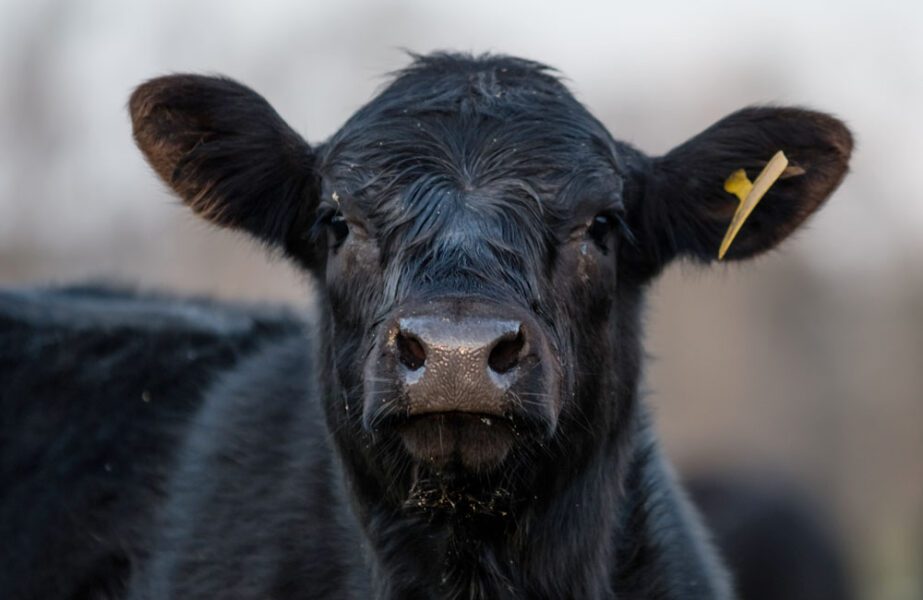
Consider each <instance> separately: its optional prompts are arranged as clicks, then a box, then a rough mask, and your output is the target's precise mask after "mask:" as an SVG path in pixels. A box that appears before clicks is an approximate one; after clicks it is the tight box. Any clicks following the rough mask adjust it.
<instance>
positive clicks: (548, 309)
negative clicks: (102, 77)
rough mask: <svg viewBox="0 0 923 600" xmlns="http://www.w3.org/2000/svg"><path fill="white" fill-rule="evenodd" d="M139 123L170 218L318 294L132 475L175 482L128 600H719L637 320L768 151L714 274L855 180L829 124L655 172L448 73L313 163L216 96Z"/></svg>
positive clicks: (821, 119)
mask: <svg viewBox="0 0 923 600" xmlns="http://www.w3.org/2000/svg"><path fill="white" fill-rule="evenodd" d="M130 110H131V116H132V122H133V125H134V133H135V139H136V141H137V142H138V145H139V147H140V148H141V150H142V152H143V153H144V155H145V156H146V157H147V159H148V161H149V162H150V163H151V165H152V166H153V167H154V169H155V170H156V171H157V173H158V174H159V175H160V176H161V177H162V178H163V179H164V180H165V181H166V182H167V184H168V185H169V186H170V187H171V188H172V189H173V190H174V191H175V192H176V193H177V194H178V195H179V196H180V197H181V198H182V199H183V200H184V201H185V202H186V204H188V205H189V206H190V207H191V208H192V209H193V210H194V211H195V212H197V213H198V214H200V215H201V216H203V217H204V218H206V219H208V220H209V221H211V222H213V223H215V224H218V225H221V226H225V227H229V228H234V229H238V230H242V231H245V232H247V233H249V234H251V235H253V236H255V237H256V238H258V239H260V240H262V241H263V242H265V243H266V244H267V245H268V246H270V247H272V248H276V249H278V250H279V251H281V252H282V253H284V254H285V255H286V256H287V257H289V258H291V259H292V260H294V261H297V262H298V263H300V264H301V265H302V266H303V267H304V268H305V269H306V270H307V271H309V272H310V273H312V274H313V275H314V276H315V277H316V279H317V280H318V282H319V289H320V292H319V294H318V298H317V301H318V304H319V309H318V317H317V318H316V319H313V320H312V321H311V324H310V325H304V326H302V325H297V326H294V325H293V327H294V328H295V330H296V332H295V334H293V335H285V336H282V337H280V338H278V339H275V340H269V341H267V342H266V343H265V344H263V347H262V349H261V350H259V351H257V352H253V353H252V354H251V356H250V357H249V358H245V359H243V360H241V361H239V362H235V363H234V366H233V368H231V367H227V368H226V369H225V370H224V372H223V373H222V374H221V375H220V376H216V377H214V381H212V383H211V385H210V388H209V390H208V392H207V393H206V394H205V395H204V398H202V400H201V405H200V407H199V408H197V409H196V410H193V411H191V416H190V417H189V418H188V420H187V421H186V422H184V423H183V425H182V426H181V427H180V431H179V433H178V434H177V435H175V436H174V437H172V438H170V442H172V441H173V440H174V439H181V440H182V441H181V443H180V447H179V449H178V450H176V451H175V453H172V454H170V453H167V454H165V455H158V456H144V457H138V460H139V461H145V460H146V461H151V462H152V463H155V464H158V465H166V466H164V467H161V468H162V469H163V470H164V472H168V473H169V478H168V481H167V482H166V483H165V484H164V485H163V486H160V487H158V486H157V485H154V484H151V483H150V482H149V481H145V482H141V485H142V486H147V488H149V489H154V490H155V492H153V493H147V496H146V497H149V498H151V499H152V500H151V502H152V503H154V504H156V507H155V508H154V509H152V510H156V515H155V516H153V517H151V519H153V521H152V522H151V523H149V524H146V527H147V528H148V529H145V532H144V534H143V536H142V538H141V539H142V540H144V542H143V543H141V544H139V543H137V542H135V543H133V540H132V539H131V537H130V535H128V534H126V537H125V538H124V539H123V540H122V542H123V544H122V548H123V549H124V551H123V552H121V553H120V554H118V553H117V554H116V555H115V557H116V558H115V559H113V558H110V561H111V562H117V563H118V564H119V568H120V569H121V570H122V571H123V572H124V573H125V578H126V579H125V581H126V582H127V583H125V584H124V585H125V596H126V597H128V598H131V599H133V600H151V599H155V598H158V599H159V598H382V599H384V598H472V599H473V598H492V599H503V598H555V599H557V598H581V599H591V598H613V597H618V598H725V597H728V596H730V594H731V593H730V591H729V585H728V583H727V581H726V578H725V576H724V574H723V571H722V569H721V567H720V566H719V564H718V561H717V560H716V558H715V557H714V555H713V553H712V551H711V549H710V547H709V544H708V543H707V541H706V536H705V535H704V534H703V531H702V528H701V526H700V524H699V521H698V518H697V517H696V515H695V514H694V512H693V511H692V510H691V509H690V508H689V506H688V505H687V503H686V501H685V500H684V498H683V495H682V493H681V492H680V490H679V489H678V487H677V485H676V484H675V482H674V480H673V478H672V476H671V474H670V469H669V467H668V465H667V463H666V461H665V459H664V458H663V456H662V453H661V451H660V449H659V446H658V444H657V441H656V438H655V435H654V434H653V432H652V428H651V426H650V424H649V418H648V416H647V414H646V411H645V409H644V406H643V404H642V403H641V401H640V398H639V397H638V392H637V387H638V380H639V377H640V370H641V356H642V351H641V341H640V339H641V338H640V317H641V311H642V301H643V295H644V292H645V290H646V288H647V286H648V284H649V282H650V281H651V280H652V278H653V277H655V276H656V275H657V273H659V272H660V270H661V269H662V268H663V267H664V265H666V264H667V263H668V262H669V261H671V260H673V259H674V258H681V257H686V258H691V259H696V260H700V261H709V260H711V259H712V258H713V257H714V256H715V253H716V251H717V249H718V245H719V242H720V240H721V238H722V235H723V234H724V231H725V229H726V228H727V227H728V223H729V221H730V219H731V217H732V215H733V214H734V212H735V210H736V209H737V206H738V200H737V198H736V197H735V196H733V195H731V194H729V193H727V192H725V191H724V189H723V185H724V182H725V180H726V179H727V177H728V176H729V175H730V174H731V173H732V172H734V171H735V170H737V169H746V170H747V172H748V173H750V175H751V176H753V175H755V174H756V173H757V172H759V170H760V169H762V168H763V166H764V165H765V164H766V162H767V161H768V160H769V158H770V157H772V156H773V154H774V153H776V152H777V151H778V150H782V151H784V152H785V153H786V155H787V156H788V157H789V158H790V159H791V161H792V164H793V167H794V168H792V169H790V170H788V171H787V172H786V173H785V175H784V176H783V178H782V179H781V180H779V181H778V182H777V183H776V184H775V185H774V186H773V187H772V188H771V189H770V191H769V192H768V194H767V195H766V197H765V198H764V200H763V201H762V203H761V204H760V205H759V206H758V207H757V208H756V210H755V211H754V212H753V214H752V216H751V217H750V219H749V220H748V221H747V223H746V225H745V226H744V228H743V230H742V231H741V233H740V234H739V236H738V238H737V239H736V241H735V242H734V244H733V246H732V247H731V249H730V251H729V253H728V255H727V257H728V258H730V259H743V258H748V257H750V256H753V255H755V254H758V253H760V252H762V251H765V250H767V249H769V248H771V247H773V246H775V245H776V244H777V243H778V242H779V241H781V240H782V239H783V238H785V237H786V236H787V235H788V234H789V233H790V232H791V231H792V230H794V229H795V228H796V227H797V226H798V225H799V224H800V223H801V222H802V221H804V219H806V218H807V217H808V216H809V215H810V214H811V213H812V212H813V211H814V210H815V209H817V208H818V207H819V206H820V204H821V203H822V202H823V201H824V200H825V199H826V198H827V197H828V196H829V195H830V193H832V191H833V190H834V189H835V188H836V187H837V185H838V184H839V182H840V181H841V179H842V178H843V176H844V174H845V172H846V169H847V163H848V159H849V155H850V152H851V148H852V140H851V136H850V133H849V131H848V130H847V129H846V127H845V126H844V125H843V124H842V123H840V122H839V121H837V120H836V119H834V118H832V117H829V116H827V115H824V114H821V113H816V112H810V111H806V110H801V109H796V108H748V109H744V110H741V111H739V112H737V113H734V114H732V115H730V116H729V117H727V118H725V119H723V120H721V121H719V122H718V123H717V124H715V125H713V126H712V127H710V128H709V129H707V130H705V131H704V132H702V133H701V134H699V135H697V136H696V137H694V138H692V139H691V140H689V141H688V142H686V143H684V144H682V145H681V146H679V147H677V148H676V149H675V150H673V151H671V152H669V153H668V154H666V155H665V156H662V157H659V158H649V157H647V156H645V155H644V154H642V153H641V152H639V151H638V150H636V149H634V148H632V147H631V146H629V145H627V144H625V143H622V142H618V141H616V140H614V139H613V138H612V136H611V135H610V134H609V133H608V132H607V131H606V129H605V128H604V127H603V126H602V125H601V124H600V123H599V122H598V121H597V120H596V119H594V118H593V117H592V116H591V115H590V114H589V113H588V112H587V111H586V109H585V108H584V107H583V106H581V105H580V104H579V103H578V102H577V101H576V100H575V99H574V98H573V96H571V94H570V93H569V92H568V91H567V89H566V88H565V87H564V85H563V84H562V83H561V82H560V81H559V80H558V79H557V78H556V77H555V75H554V73H553V72H552V71H551V70H550V69H548V68H547V67H544V66H542V65H540V64H537V63H534V62H530V61H525V60H520V59H515V58H508V57H500V56H485V57H470V56H462V55H454V54H436V55H431V56H426V57H417V58H416V59H415V61H414V62H413V64H412V65H411V66H410V67H409V68H407V69H405V70H404V71H402V72H401V73H399V74H398V76H397V77H396V78H395V79H394V81H393V82H392V83H391V84H390V85H389V86H387V87H386V88H385V89H384V90H383V91H382V92H381V93H380V94H379V95H378V96H377V97H376V98H375V99H374V100H372V101H371V102H370V103H369V104H367V105H366V106H365V107H363V108H362V109H360V110H359V111H358V112H357V113H356V114H355V115H354V116H353V117H352V118H351V119H350V120H349V121H348V122H347V123H346V124H345V125H344V126H343V127H342V128H341V129H340V131H338V132H337V133H336V134H334V135H333V137H332V138H330V139H329V140H328V141H327V142H325V143H323V144H320V145H317V146H315V147H311V146H309V145H308V144H307V143H306V142H305V141H304V140H302V138H301V137H300V136H299V135H298V134H296V133H295V132H294V131H292V130H291V129H290V128H289V127H288V126H287V125H286V124H285V123H284V122H283V121H282V119H281V118H280V117H279V116H278V115H277V114H276V113H275V112H274V111H273V109H272V108H271V107H270V106H269V105H268V104H267V103H266V101H265V100H264V99H263V98H261V97H260V96H258V95H257V94H256V93H254V92H253V91H251V90H249V89H248V88H246V87H244V86H242V85H240V84H238V83H235V82H233V81H230V80H228V79H221V78H210V77H201V76H192V75H176V76H168V77H163V78H159V79H154V80H152V81H150V82H148V83H146V84H144V85H142V86H141V87H139V88H138V89H137V90H136V91H135V93H134V94H133V95H132V98H131V101H130ZM88 358H89V357H88ZM139 369H142V370H143V369H144V366H143V365H141V366H139ZM94 398H95V396H94ZM39 400H43V401H45V400H44V398H39ZM98 401H99V402H102V401H103V400H98ZM175 421H179V420H175ZM171 426H172V427H177V425H176V423H173V424H172V425H171ZM125 427H126V428H129V426H128V425H125ZM155 429H156V428H155ZM163 446H164V444H160V445H159V446H158V447H157V450H161V449H163ZM83 451H87V446H86V444H84V447H83ZM147 488H146V489H147ZM117 497H118V494H115V498H117ZM114 501H115V500H114ZM125 512H126V511H125V510H121V511H112V513H111V515H110V516H111V517H112V518H113V519H125V520H128V521H130V520H131V518H132V515H130V514H125ZM133 525H134V524H133ZM131 530H132V529H131V527H128V526H124V527H121V528H120V529H118V531H131ZM147 540H149V542H148V541H147ZM139 545H140V546H143V547H140V548H139V547H138V546H139ZM113 547H117V546H114V545H113ZM56 560H60V557H55V556H49V557H46V562H45V563H44V566H41V567H38V569H39V570H40V572H51V573H53V572H54V565H55V561H56ZM106 586H108V587H106ZM99 587H100V588H102V589H105V590H107V591H105V592H104V593H106V594H110V595H115V596H117V595H118V593H119V591H118V590H119V586H118V583H113V582H112V581H107V582H106V585H105V586H103V585H102V584H100V586H99ZM86 589H89V588H86ZM94 589H95V588H94ZM83 593H96V592H86V591H84V592H83ZM23 597H27V596H26V593H24V594H23ZM106 597H108V596H106Z"/></svg>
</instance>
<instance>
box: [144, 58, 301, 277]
mask: <svg viewBox="0 0 923 600" xmlns="http://www.w3.org/2000/svg"><path fill="white" fill-rule="evenodd" d="M129 110H130V112H131V121H132V127H133V130H134V137H135V141H136V143H137V144H138V147H139V148H140V149H141V152H142V153H143V154H144V156H145V158H146V159H147V161H148V162H149V163H150V164H151V166H152V167H153V168H154V170H155V171H156V172H157V174H158V175H160V177H161V179H163V180H164V181H165V182H166V184H167V185H169V186H170V187H171V188H172V189H173V191H174V192H176V193H177V194H178V195H179V196H180V198H182V200H183V201H184V202H185V203H186V204H187V205H188V206H189V207H190V208H192V210H193V211H195V212H196V213H197V214H198V215H200V216H202V217H203V218H205V219H206V220H208V221H210V222H212V223H214V224H216V225H220V226H222V227H230V228H233V229H239V230H243V231H246V232H248V233H249V234H251V235H253V236H255V237H256V238H257V239H259V240H261V241H262V242H264V243H266V244H267V245H269V246H271V247H275V248H281V249H283V250H284V251H285V252H286V253H287V254H288V255H289V256H291V257H293V258H296V259H297V260H299V261H301V262H302V263H304V264H306V265H308V266H312V263H313V261H314V260H316V258H317V255H318V253H317V252H316V248H315V243H314V242H313V241H312V240H311V239H310V238H309V237H308V236H307V235H306V233H307V232H308V231H309V229H310V225H311V222H312V221H313V216H314V210H315V208H316V206H317V200H318V190H317V187H318V186H317V178H316V176H315V170H314V153H313V151H312V149H311V147H310V146H309V145H308V143H307V142H305V141H304V140H303V139H302V138H301V136H299V135H298V134H297V133H295V132H294V131H293V130H292V129H291V128H290V127H289V126H288V125H287V124H286V123H285V121H283V120H282V118H281V117H280V116H279V115H278V114H277V113H276V111H275V110H273V108H272V107H271V106H270V105H269V103H268V102H267V101H266V100H265V99H264V98H263V97H262V96H260V95H259V94H257V93H256V92H254V91H252V90H250V89H249V88H247V87H245V86H243V85H241V84H239V83H236V82H234V81H231V80H229V79H224V78H218V77H203V76H197V75H171V76H167V77H159V78H157V79H152V80H151V81H148V82H147V83H145V84H143V85H141V86H139V87H138V88H137V89H136V90H135V91H134V93H133V94H132V95H131V99H130V101H129Z"/></svg>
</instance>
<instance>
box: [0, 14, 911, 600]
mask: <svg viewBox="0 0 923 600" xmlns="http://www.w3.org/2000/svg"><path fill="white" fill-rule="evenodd" d="M0 7H2V15H0V82H2V83H0V284H2V285H21V284H25V283H31V282H48V281H56V282H58V281H60V282H63V281H73V280H85V279H87V278H92V279H107V280H115V281H124V282H132V283H137V284H140V285H142V286H144V287H147V288H167V289H173V290H180V291H183V292H192V293H204V294H210V295H216V296H220V297H224V298H237V299H249V300H259V301H279V302H286V303H290V304H295V305H302V306H306V305H308V304H309V303H310V302H311V293H310V283H309V282H307V281H305V279H304V277H303V276H301V275H299V274H298V273H297V272H295V271H294V270H293V269H292V268H291V267H289V266H288V265H286V264H284V263H282V262H279V261H273V260H270V259H269V258H268V257H266V256H265V255H264V254H263V253H262V252H261V251H260V250H259V249H258V248H257V247H256V245H255V244H252V243H250V242H249V241H247V240H245V239H243V238H241V237H238V236H236V235H234V234H230V233H227V232H220V231H216V230H213V229H211V228H210V227H208V226H206V225H204V224H201V223H200V222H198V221H196V220H195V219H194V218H193V217H192V216H191V214H189V213H187V211H185V210H184V209H183V208H182V207H181V206H180V205H179V204H178V202H177V201H175V200H174V199H173V198H172V197H171V196H169V195H168V194H167V192H166V191H165V189H164V188H163V186H162V185H161V184H160V183H159V182H158V181H157V180H155V178H154V176H153V174H152V172H151V171H150V170H149V169H148V167H147V166H146V165H145V164H144V162H143V161H142V159H141V156H140V154H139V153H138V152H137V151H136V150H135V148H134V146H133V144H132V141H131V133H130V124H129V120H128V116H127V112H126V110H125V103H126V100H127V98H128V94H129V93H130V91H131V90H132V88H133V86H135V85H136V84H138V83H140V82H141V81H142V80H144V79H146V78H149V77H152V76H155V75H160V74H165V73H170V72H177V71H196V72H204V73H222V74H226V75H229V76H232V77H234V78H236V79H239V80H241V81H243V82H246V83H247V84H249V85H250V86H251V87H253V88H255V89H256V90H258V91H260V92H261V93H262V94H263V95H265V96H266V98H267V99H268V100H269V101H270V102H271V103H272V104H273V105H274V106H275V107H276V108H277V109H278V111H279V112H280V114H282V115H283V117H285V118H286V119H287V120H288V121H289V122H290V123H291V124H292V125H293V126H295V127H296V128H297V129H299V130H300V131H301V132H302V133H303V134H304V135H305V136H306V138H307V139H309V140H312V141H319V140H322V139H324V138H326V137H327V136H329V135H330V134H331V133H332V132H333V131H335V129H336V128H337V127H338V126H339V125H340V124H341V123H342V122H343V120H344V119H345V118H346V117H347V116H348V115H350V114H351V113H352V112H353V111H354V110H356V109H357V108H358V107H359V106H360V105H361V104H362V103H364V102H365V101H366V100H368V99H369V98H370V97H371V96H372V94H373V93H374V92H375V90H376V89H378V88H379V87H380V86H382V85H383V83H384V82H385V81H387V78H386V77H385V74H386V73H387V72H389V71H392V70H394V69H397V68H400V67H401V66H403V65H405V64H406V63H407V61H408V59H407V56H406V55H405V54H404V52H403V49H409V50H412V51H415V52H426V51H429V50H434V49H454V50H470V51H475V52H483V51H494V52H501V53H509V54H515V55H521V56H524V57H528V58H533V59H536V60H539V61H542V62H545V63H548V64H550V65H552V66H554V67H557V68H558V69H560V71H561V72H562V73H563V74H564V75H565V76H566V77H567V79H568V82H569V85H570V86H571V88H572V89H573V90H574V92H575V93H576V95H577V96H578V98H579V99H580V100H581V101H583V102H584V103H585V104H586V105H587V106H588V107H589V108H590V109H591V111H593V112H594V113H595V114H596V115H597V116H598V117H599V118H600V119H601V120H602V121H603V122H604V123H605V124H606V125H607V126H608V127H609V128H610V129H611V131H612V132H613V133H614V135H615V136H616V137H619V138H621V139H624V140H627V141H630V142H632V143H634V144H635V145H637V146H639V147H640V148H641V149H643V150H645V151H647V152H649V153H652V154H657V153H662V152H665V151H667V150H669V149H670V148H671V147H672V146H674V145H676V144H678V143H680V142H682V141H684V140H685V139H686V138H688V137H690V136H692V135H694V134H695V133H697V132H698V131H699V130H701V129H703V128H704V127H706V126H707V125H709V124H711V123H712V122H713V121H715V120H717V119H719V118H720V117H722V116H723V115H725V114H727V113H729V112H731V111H733V110H735V109H737V108H740V107H742V106H744V105H747V104H752V103H778V104H789V103H791V104H800V105H806V106H809V107H814V108H818V109H822V110H825V111H829V112H832V113H834V114H836V115H838V116H840V117H841V118H843V119H844V120H846V121H847V122H848V123H849V124H850V126H851V127H852V128H853V131H854V132H855V134H856V138H857V142H858V147H857V150H856V153H855V156H854V160H853V163H852V174H851V175H850V176H849V178H848V179H847V180H846V182H845V183H844V184H843V186H842V187H841V188H840V190H839V191H838V192H837V193H836V195H835V196H834V197H833V199H832V201H831V202H830V203H829V204H828V206H827V207H826V208H825V209H824V210H823V211H821V213H819V214H818V215H817V216H816V217H815V218H813V219H812V220H811V221H809V223H808V225H807V226H806V227H805V228H804V229H803V230H802V231H801V232H800V233H799V234H798V235H797V236H796V238H795V239H794V240H792V241H789V242H788V243H787V244H785V245H784V246H783V247H782V249H781V250H779V251H777V252H775V253H773V254H771V255H769V256H766V257H762V258H759V259H757V260H755V261H752V262H750V263H747V264H741V265H733V266H724V265H721V266H715V267H712V268H710V269H704V268H701V267H695V266H692V265H676V266H674V267H672V268H671V269H670V270H669V271H668V272H667V273H666V274H665V276H664V277H663V278H662V279H661V280H660V281H659V282H658V283H657V285H656V286H655V287H654V288H653V290H652V294H651V302H650V308H649V312H648V318H647V321H648V333H649V335H648V342H647V348H648V350H649V352H650V354H651V356H652V360H651V362H650V366H649V370H648V377H647V387H648V388H649V389H650V390H651V395H650V398H651V401H652V403H653V405H654V407H655V411H656V416H657V424H658V427H659V429H660V431H661V432H662V434H663V435H664V437H665V439H666V446H667V450H668V452H669V454H670V456H671V457H672V459H673V460H674V462H675V463H676V464H677V465H678V467H679V470H680V471H681V472H682V473H683V474H686V475H692V474H696V473H715V472H722V473H732V474H743V476H745V477H747V478H750V479H754V478H755V479H760V478H765V480H766V481H769V482H775V481H787V482H789V483H788V485H790V486H791V487H792V489H796V490H798V493H800V494H802V495H803V496H804V497H806V498H808V499H809V501H810V502H812V503H813V504H814V505H815V506H818V507H820V512H819V516H820V518H821V519H822V521H823V522H824V526H825V527H828V528H829V530H830V531H831V532H833V535H834V536H835V538H836V539H837V540H839V542H840V544H841V547H842V548H843V552H844V553H845V556H846V561H847V564H848V567H849V571H850V577H851V578H852V581H853V584H854V586H855V588H856V590H857V591H858V597H862V598H875V599H918V598H921V597H923V582H921V578H923V573H921V572H923V466H921V462H923V193H921V184H920V160H921V158H923V118H921V112H920V107H921V106H923V3H920V2H909V1H908V2H888V1H878V2H874V3H863V4H854V3H851V2H844V1H840V2H836V3H832V2H831V3H820V2H818V3H810V4H808V3H805V2H801V1H798V0H776V1H775V2H764V3H759V4H757V3H734V4H733V5H732V4H730V3H715V2H709V1H699V2H694V3H693V2H684V1H682V0H669V1H663V2H649V3H641V2H632V3H615V2H603V1H600V2H570V3H567V4H563V3H562V4H551V3H548V4H544V3H538V2H534V1H530V2H498V1H496V0H465V1H464V2H459V1H456V2H439V3H436V2H427V1H426V0H398V1H381V2H372V1H361V0H339V1H338V2H336V3H333V2H324V3H321V2H305V1H296V0H290V1H283V2H259V3H248V4H246V5H245V4H243V3H234V2H211V3H208V2H202V3H192V2H188V0H157V1H154V0H144V1H135V2H130V3H129V2H115V1H110V2H104V1H71V0H20V1H15V0H2V1H0Z"/></svg>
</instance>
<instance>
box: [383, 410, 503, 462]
mask: <svg viewBox="0 0 923 600" xmlns="http://www.w3.org/2000/svg"><path fill="white" fill-rule="evenodd" d="M514 433H515V430H514V426H513V424H512V423H510V422H509V421H508V420H507V419H505V418H502V417H496V416H493V415H485V414H472V413H462V412H447V413H434V414H425V415H418V416H415V417H412V418H411V419H409V420H408V421H407V422H406V423H405V424H403V425H401V426H400V427H399V428H398V434H399V436H400V438H401V441H402V442H403V445H404V448H405V449H406V450H407V452H408V453H409V454H410V455H411V456H412V457H413V458H414V459H415V460H417V461H419V462H421V463H424V464H426V465H428V466H429V467H431V468H433V469H435V470H437V471H449V470H463V471H468V472H472V473H485V472H489V471H492V470H494V469H496V468H497V467H498V466H500V465H501V464H502V463H503V461H504V459H506V457H507V455H508V454H509V452H510V449H511V448H512V446H513V441H514Z"/></svg>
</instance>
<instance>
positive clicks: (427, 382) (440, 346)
mask: <svg viewBox="0 0 923 600" xmlns="http://www.w3.org/2000/svg"><path fill="white" fill-rule="evenodd" d="M393 348H394V352H396V354H397V361H398V362H399V364H400V371H401V373H400V375H399V379H401V380H402V382H403V384H404V387H405V390H406V392H407V397H408V399H409V406H408V408H409V412H410V414H411V415H419V414H426V413H438V412H452V411H457V412H469V413H483V414H493V415H502V414H504V413H505V412H506V410H507V408H508V407H507V404H508V400H507V399H506V391H507V390H508V389H509V388H510V386H512V385H513V383H515V381H516V379H517V378H518V376H519V371H520V367H521V366H522V363H523V361H524V360H525V358H526V357H527V356H528V353H529V341H528V339H527V336H526V332H525V328H524V327H523V324H522V323H521V322H520V321H518V320H515V319H500V318H489V317H482V316H472V317H463V318H460V319H453V318H448V317H441V316H425V315H424V316H413V317H404V318H401V319H399V320H398V323H397V330H396V332H395V334H394V338H393Z"/></svg>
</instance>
